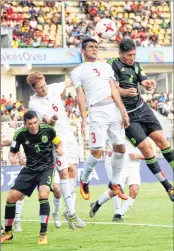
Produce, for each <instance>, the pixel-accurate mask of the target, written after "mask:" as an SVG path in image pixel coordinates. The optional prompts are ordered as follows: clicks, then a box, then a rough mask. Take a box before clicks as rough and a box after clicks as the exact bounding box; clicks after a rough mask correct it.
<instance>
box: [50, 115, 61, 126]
mask: <svg viewBox="0 0 174 251" xmlns="http://www.w3.org/2000/svg"><path fill="white" fill-rule="evenodd" d="M58 118H59V117H58V116H57V114H54V115H53V116H52V117H51V118H50V122H49V124H50V125H51V126H55V123H56V121H57V120H58Z"/></svg>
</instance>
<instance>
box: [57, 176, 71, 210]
mask: <svg viewBox="0 0 174 251" xmlns="http://www.w3.org/2000/svg"><path fill="white" fill-rule="evenodd" d="M60 189H61V193H62V196H63V198H64V201H65V204H66V207H67V210H68V214H69V215H72V214H74V213H75V210H74V206H73V200H72V196H71V189H70V182H69V179H66V180H62V179H60Z"/></svg>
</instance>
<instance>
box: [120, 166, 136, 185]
mask: <svg viewBox="0 0 174 251" xmlns="http://www.w3.org/2000/svg"><path fill="white" fill-rule="evenodd" d="M125 184H127V185H128V186H131V185H138V186H139V187H140V184H141V177H140V170H139V169H132V168H127V170H124V171H123V183H122V184H121V185H122V186H123V187H124V185H125Z"/></svg>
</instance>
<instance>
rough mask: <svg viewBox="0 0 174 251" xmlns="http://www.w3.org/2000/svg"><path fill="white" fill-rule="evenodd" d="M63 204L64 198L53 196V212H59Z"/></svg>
mask: <svg viewBox="0 0 174 251" xmlns="http://www.w3.org/2000/svg"><path fill="white" fill-rule="evenodd" d="M61 206H62V198H60V199H56V198H53V214H57V213H58V212H59V210H60V208H61Z"/></svg>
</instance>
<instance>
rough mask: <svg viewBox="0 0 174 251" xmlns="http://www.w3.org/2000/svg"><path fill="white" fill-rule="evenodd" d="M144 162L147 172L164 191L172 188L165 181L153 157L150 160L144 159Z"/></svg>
mask: <svg viewBox="0 0 174 251" xmlns="http://www.w3.org/2000/svg"><path fill="white" fill-rule="evenodd" d="M145 161H146V165H147V166H148V168H149V170H150V171H151V172H152V173H153V174H154V176H155V177H156V178H157V179H158V180H159V181H160V182H161V184H162V185H163V187H164V188H165V190H166V191H168V190H169V189H170V188H171V187H172V185H171V184H170V183H169V182H168V180H167V179H166V177H165V174H164V172H163V171H162V170H161V168H160V165H159V164H158V162H157V159H156V158H155V157H152V158H150V159H145Z"/></svg>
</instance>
